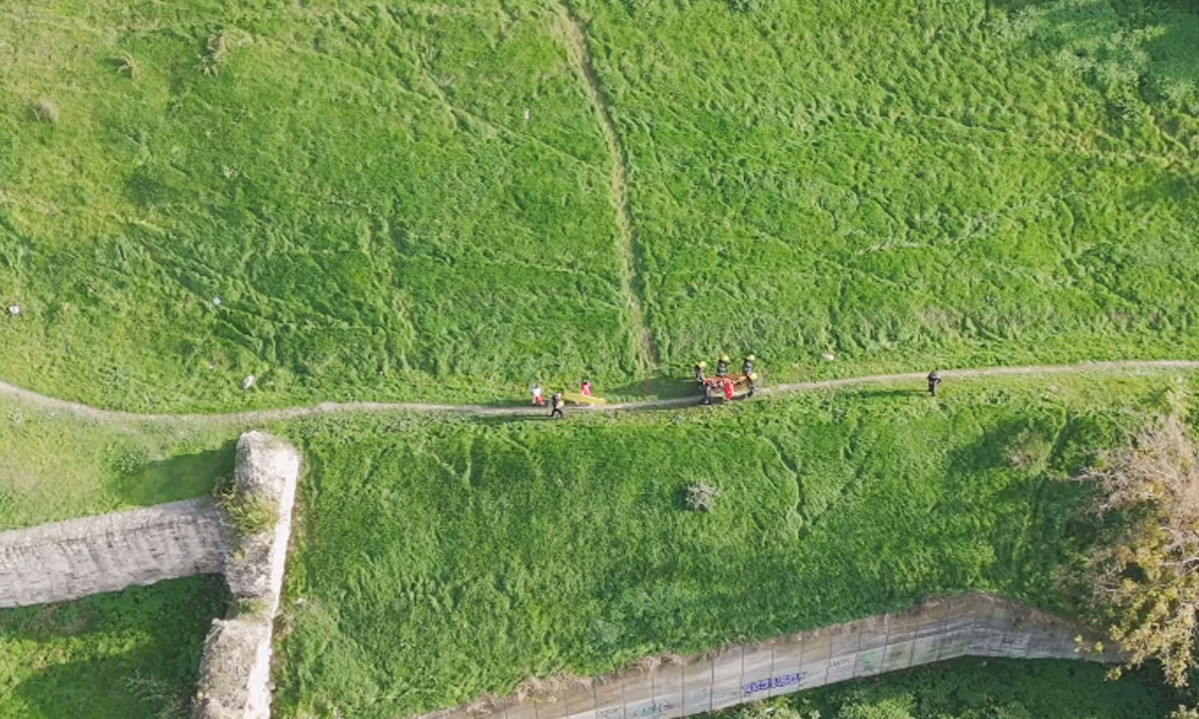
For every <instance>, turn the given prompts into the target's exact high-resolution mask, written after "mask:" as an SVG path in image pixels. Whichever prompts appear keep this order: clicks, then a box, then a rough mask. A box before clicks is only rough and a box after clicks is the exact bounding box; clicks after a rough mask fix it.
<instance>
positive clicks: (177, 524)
mask: <svg viewBox="0 0 1199 719" xmlns="http://www.w3.org/2000/svg"><path fill="white" fill-rule="evenodd" d="M227 548H228V541H227V538H226V533H225V530H224V527H223V525H222V522H221V518H220V515H219V513H218V512H217V509H216V507H215V506H214V504H213V502H212V500H211V499H196V500H188V501H184V502H171V503H170V504H160V505H158V506H156V507H146V508H143V509H134V510H130V511H127V512H114V513H112V514H105V515H101V516H98V517H84V518H82V519H72V520H68V521H65V522H54V523H52V524H43V525H39V526H37V527H30V528H28V529H16V530H11V531H6V532H0V608H8V607H21V606H28V605H31V604H46V603H49V602H64V601H68V600H72V599H79V598H80V597H86V596H88V595H89V594H98V593H100V592H113V591H117V590H119V589H124V588H125V587H129V586H133V585H138V584H153V583H155V582H161V581H163V580H165V579H175V578H178V577H188V576H191V575H194V574H211V573H216V572H220V571H222V569H223V567H224V562H225V556H226V554H227V553H228V551H227Z"/></svg>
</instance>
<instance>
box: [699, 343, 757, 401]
mask: <svg viewBox="0 0 1199 719" xmlns="http://www.w3.org/2000/svg"><path fill="white" fill-rule="evenodd" d="M730 361H731V360H730V359H729V356H728V355H721V356H720V359H719V360H717V362H716V377H715V379H713V378H711V377H708V376H707V371H708V363H707V362H699V363H697V364H696V365H695V383H696V384H698V385H699V386H700V388H701V389H702V390H703V391H704V404H712V393H713V391H715V389H716V388H717V387H719V388H721V389H722V390H723V391H724V399H725V401H726V402H729V401H732V399H733V389H734V388H735V387H736V386H737V382H736V380H733V379H732V378H730V377H729V362H730ZM755 362H757V358H756V357H754V356H753V355H746V356H745V359H743V360H741V374H742V378H739V379H744V381H745V384H746V385H747V386H748V387H749V392H747V393H746V395H745V396H746V397H753V396H754V392H756V391H757V389H758V385H757V382H758V375H757V373H756V372H754V363H755Z"/></svg>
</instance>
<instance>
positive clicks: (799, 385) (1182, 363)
mask: <svg viewBox="0 0 1199 719" xmlns="http://www.w3.org/2000/svg"><path fill="white" fill-rule="evenodd" d="M1171 369H1175V370H1199V360H1122V361H1116V362H1083V363H1080V364H1067V365H1031V366H1024V367H978V368H974V369H949V370H940V372H941V377H942V378H944V379H954V378H956V379H969V378H973V377H1001V376H1007V375H1063V374H1099V373H1103V372H1115V371H1130V370H1132V371H1135V370H1171ZM924 380H925V375H924V373H923V372H906V373H901V374H876V375H865V376H862V377H845V378H842V379H826V380H815V381H812V382H793V383H790V384H779V385H774V386H771V387H762V388H759V389H758V392H757V394H758V395H763V396H766V395H776V394H787V393H792V392H810V391H816V390H824V389H836V388H840V387H856V386H860V385H866V384H884V383H888V382H913V383H916V384H917V387H914V388H913V390H914V391H919V390H920V389H921V388H922V387H923V386H924V385H923V382H924ZM0 397H7V398H11V399H17V400H20V401H23V402H26V403H28V404H31V405H34V406H36V407H39V408H42V409H48V410H61V411H64V412H70V413H71V414H74V415H76V416H79V417H83V418H86V419H94V420H100V421H110V422H115V421H125V422H229V423H248V422H263V421H272V420H280V419H294V418H297V417H308V416H312V415H323V414H337V413H348V412H444V413H455V414H469V415H477V416H480V417H545V416H546V412H547V410H546V408H543V407H539V408H535V407H501V406H488V405H481V404H426V403H422V402H322V403H320V404H316V405H308V406H302V407H283V408H279V409H261V410H249V411H246V412H226V413H222V414H142V413H137V412H118V411H114V410H108V409H97V408H95V407H89V406H87V405H85V404H80V403H78V402H70V401H67V400H63V399H55V398H54V397H47V396H45V395H42V394H38V393H37V392H33V391H30V390H27V389H23V388H21V387H16V386H14V385H11V384H7V383H5V382H0ZM699 400H700V397H699V396H698V395H696V396H694V397H675V398H672V399H654V400H645V401H642V402H618V403H613V404H607V405H598V406H595V407H590V408H587V409H583V408H580V409H577V410H574V411H576V412H583V411H589V412H632V411H641V410H654V409H672V408H681V407H693V406H698V405H699Z"/></svg>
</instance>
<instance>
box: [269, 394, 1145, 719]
mask: <svg viewBox="0 0 1199 719" xmlns="http://www.w3.org/2000/svg"><path fill="white" fill-rule="evenodd" d="M1164 382H1165V380H1164V379H1157V380H1155V379H1152V378H1141V379H1136V378H1123V379H1121V378H1117V377H1114V376H1109V377H1091V378H1086V379H1079V378H1075V379H1068V378H1060V377H1058V378H1054V380H1053V381H1052V383H1050V382H1046V381H1041V382H1035V381H1028V380H1024V379H1017V380H1012V379H1007V380H988V381H973V382H956V383H955V384H954V386H953V387H952V389H951V390H950V389H946V391H945V392H943V396H940V397H938V399H937V401H936V402H932V401H930V400H929V399H928V397H927V395H925V394H924V393H923V392H922V391H921V390H922V387H919V386H916V387H911V388H876V389H869V390H862V391H859V392H844V393H821V394H813V395H807V396H796V397H793V398H788V399H787V400H786V401H772V400H764V401H760V402H753V403H745V404H737V405H734V406H733V407H714V408H709V409H696V410H690V411H686V412H680V413H678V414H673V413H670V412H662V413H654V414H638V415H633V416H626V417H611V416H597V415H587V414H582V413H580V414H578V415H576V416H575V417H574V418H572V420H571V421H570V422H568V423H549V422H511V423H509V422H505V423H491V422H471V421H466V420H463V419H458V420H433V419H429V418H422V417H404V416H401V417H397V418H374V419H370V420H367V419H360V420H357V421H355V422H347V421H346V420H345V419H341V420H337V421H334V420H331V419H324V420H313V421H309V422H306V423H304V424H302V425H299V426H295V425H293V426H291V427H289V428H283V431H285V432H289V433H290V434H291V435H292V436H293V437H294V438H295V439H297V440H298V441H300V442H301V443H302V445H303V450H304V452H305V456H306V458H307V459H308V461H309V471H310V474H309V476H308V477H307V479H306V481H305V483H304V485H303V486H302V488H301V491H302V493H303V495H304V496H303V502H304V508H305V509H304V522H303V524H302V526H301V527H300V528H299V532H300V533H299V537H298V544H297V548H296V549H295V551H294V552H293V554H292V558H291V561H290V563H289V567H288V578H287V582H288V590H287V596H288V599H287V604H286V606H285V609H284V618H283V619H282V620H281V621H282V622H283V625H284V626H286V627H287V630H286V636H287V638H286V639H285V640H284V641H283V642H282V646H281V657H282V664H281V670H280V673H279V675H278V676H277V681H278V686H279V692H278V693H277V695H276V701H277V706H278V707H279V711H280V715H281V716H285V717H287V716H307V715H308V714H315V715H316V716H335V715H337V713H340V714H341V715H343V716H349V715H354V716H359V717H363V718H364V719H366V718H369V717H390V716H396V715H406V714H411V713H417V712H421V711H425V710H431V709H435V708H438V707H442V706H448V705H453V704H455V703H457V702H462V701H467V700H470V699H473V698H474V697H476V696H478V695H479V694H482V693H483V692H498V693H504V692H508V691H511V690H512V689H513V688H514V687H515V686H516V685H517V684H518V683H519V682H520V681H521V680H523V679H525V678H526V677H529V676H542V677H546V676H552V675H554V674H556V673H558V672H562V671H566V672H569V673H575V674H589V673H594V672H600V671H606V670H609V669H612V668H613V667H614V666H618V665H620V664H623V663H625V662H629V661H632V660H634V659H637V658H640V657H643V656H648V655H654V654H658V653H661V652H679V653H686V652H691V651H699V650H703V649H707V648H710V647H713V646H718V645H720V644H722V643H724V642H726V641H731V640H742V639H745V638H751V637H765V636H773V635H777V634H782V633H786V632H792V631H796V630H798V629H801V628H808V627H816V626H822V625H825V624H829V623H833V622H837V621H844V620H848V619H852V618H857V617H862V616H867V615H870V614H874V613H877V612H882V611H885V610H891V609H899V608H906V607H908V606H910V605H911V604H913V603H914V602H915V601H916V600H917V599H918V598H919V597H922V596H924V595H926V594H932V593H937V592H951V591H958V590H965V589H987V590H995V591H999V592H1002V593H1004V594H1007V595H1011V596H1015V597H1018V598H1021V599H1024V600H1026V601H1030V602H1033V603H1035V604H1038V605H1041V606H1043V607H1047V608H1050V609H1062V608H1063V607H1064V606H1065V604H1064V603H1065V598H1064V597H1063V596H1062V595H1061V593H1060V591H1059V586H1058V580H1059V575H1060V572H1061V570H1062V568H1063V567H1064V566H1068V565H1070V564H1072V563H1073V562H1074V561H1076V560H1077V559H1078V558H1079V557H1080V556H1081V555H1082V554H1083V553H1084V552H1085V551H1086V549H1087V547H1088V546H1089V541H1090V540H1091V539H1092V538H1093V532H1092V531H1091V530H1090V529H1088V526H1089V525H1090V524H1092V523H1090V522H1089V521H1088V520H1087V515H1086V512H1085V508H1086V507H1087V506H1088V503H1089V502H1090V501H1091V500H1090V496H1091V491H1092V489H1093V486H1092V485H1089V484H1085V483H1079V482H1075V481H1072V480H1071V477H1074V476H1077V475H1078V473H1079V472H1081V471H1082V470H1083V469H1084V468H1085V467H1087V466H1092V465H1093V464H1094V463H1095V461H1096V460H1097V456H1098V452H1099V450H1100V449H1101V448H1103V447H1111V446H1115V445H1116V444H1117V443H1118V442H1119V441H1120V439H1121V438H1122V437H1123V436H1124V434H1125V433H1126V432H1128V431H1131V430H1133V429H1134V428H1135V427H1137V426H1139V424H1140V422H1141V421H1142V417H1143V414H1142V413H1143V411H1144V410H1145V409H1146V408H1151V407H1156V406H1158V400H1159V399H1160V395H1161V387H1162V386H1163V384H1164ZM1042 445H1043V446H1045V447H1047V449H1046V450H1045V451H1044V453H1043V454H1042V455H1039V456H1040V459H1038V461H1037V462H1036V463H1032V464H1027V463H1025V464H1022V465H1021V466H1016V463H1014V462H1013V461H1012V459H1011V458H1012V456H1013V454H1014V453H1016V452H1020V453H1027V452H1028V451H1029V450H1028V448H1029V447H1032V446H1042ZM696 477H705V478H707V481H709V482H710V483H711V484H712V485H714V486H719V487H720V490H721V497H720V502H719V506H718V510H717V511H715V512H686V511H680V504H681V502H680V497H681V496H684V495H685V490H686V488H687V486H688V485H690V484H692V483H693V482H694V481H695V478H696Z"/></svg>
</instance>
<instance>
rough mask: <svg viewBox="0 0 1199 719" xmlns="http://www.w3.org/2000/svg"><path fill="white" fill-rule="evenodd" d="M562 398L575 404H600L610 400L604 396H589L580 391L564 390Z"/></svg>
mask: <svg viewBox="0 0 1199 719" xmlns="http://www.w3.org/2000/svg"><path fill="white" fill-rule="evenodd" d="M562 399H564V400H566V401H567V402H573V403H575V404H589V405H592V406H594V405H600V404H606V403H607V401H608V400H606V399H604V398H603V397H588V396H587V395H583V394H579V393H578V392H563V393H562Z"/></svg>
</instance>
